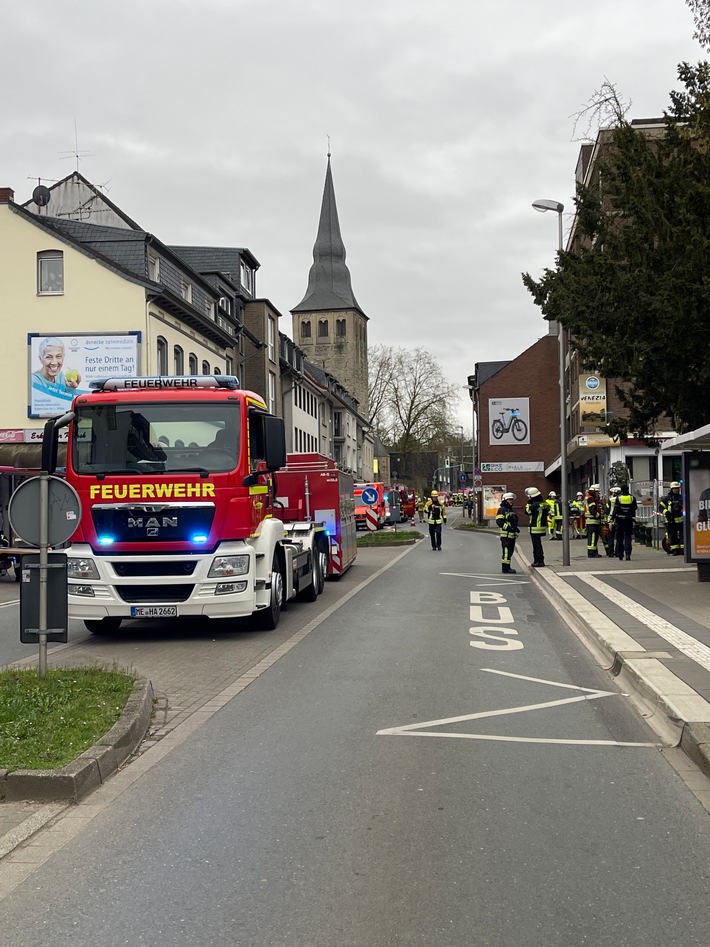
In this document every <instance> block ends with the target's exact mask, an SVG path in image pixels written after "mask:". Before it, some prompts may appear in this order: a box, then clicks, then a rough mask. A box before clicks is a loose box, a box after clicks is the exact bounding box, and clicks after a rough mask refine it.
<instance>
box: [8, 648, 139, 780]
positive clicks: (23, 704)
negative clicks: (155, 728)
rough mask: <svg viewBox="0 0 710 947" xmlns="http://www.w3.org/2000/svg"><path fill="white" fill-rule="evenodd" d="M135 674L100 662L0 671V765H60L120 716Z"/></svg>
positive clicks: (19, 766)
mask: <svg viewBox="0 0 710 947" xmlns="http://www.w3.org/2000/svg"><path fill="white" fill-rule="evenodd" d="M135 680H136V678H135V675H132V674H128V673H125V672H122V671H117V670H106V669H105V668H89V667H85V668H56V669H52V670H49V671H47V674H46V676H45V677H44V678H43V679H42V680H40V678H39V673H38V671H37V670H36V669H31V670H5V671H0V768H2V769H7V770H15V769H59V768H60V767H62V766H64V765H66V764H67V763H69V762H71V761H72V760H73V759H76V757H77V756H79V754H80V753H83V752H84V750H88V748H89V747H90V746H93V745H94V743H96V741H97V740H98V739H99V738H100V737H102V736H103V735H104V734H105V733H106V732H107V731H108V730H110V729H111V727H112V726H113V725H114V723H116V721H117V720H118V719H119V717H120V716H121V714H122V713H123V710H124V708H125V706H126V702H127V701H128V698H129V697H130V695H131V691H132V690H133V685H134V683H135Z"/></svg>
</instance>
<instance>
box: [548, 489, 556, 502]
mask: <svg viewBox="0 0 710 947" xmlns="http://www.w3.org/2000/svg"><path fill="white" fill-rule="evenodd" d="M547 495H548V497H549V498H550V499H551V500H556V499H557V494H556V493H555V491H554V490H550V492H549V493H548V494H547Z"/></svg>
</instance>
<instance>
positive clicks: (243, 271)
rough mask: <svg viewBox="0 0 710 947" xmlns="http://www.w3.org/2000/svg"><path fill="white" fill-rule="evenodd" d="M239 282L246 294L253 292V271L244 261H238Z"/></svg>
mask: <svg viewBox="0 0 710 947" xmlns="http://www.w3.org/2000/svg"><path fill="white" fill-rule="evenodd" d="M239 282H240V283H241V284H242V288H243V289H245V290H246V291H247V292H248V293H253V292H254V271H253V270H252V269H250V268H249V267H248V266H247V265H246V263H245V262H244V260H240V261H239Z"/></svg>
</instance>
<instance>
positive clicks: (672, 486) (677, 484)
mask: <svg viewBox="0 0 710 947" xmlns="http://www.w3.org/2000/svg"><path fill="white" fill-rule="evenodd" d="M674 487H678V489H679V490H680V484H679V483H678V481H677V480H674V481H673V482H672V483H671V490H673V489H674Z"/></svg>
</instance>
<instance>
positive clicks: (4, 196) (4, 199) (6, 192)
mask: <svg viewBox="0 0 710 947" xmlns="http://www.w3.org/2000/svg"><path fill="white" fill-rule="evenodd" d="M14 200H15V192H14V191H13V189H12V188H11V187H0V204H9V203H10V201H14Z"/></svg>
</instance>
